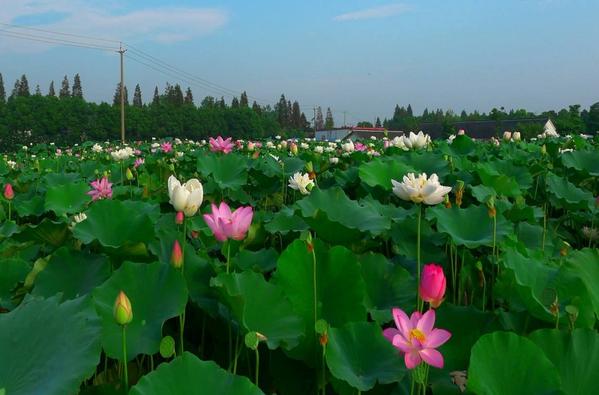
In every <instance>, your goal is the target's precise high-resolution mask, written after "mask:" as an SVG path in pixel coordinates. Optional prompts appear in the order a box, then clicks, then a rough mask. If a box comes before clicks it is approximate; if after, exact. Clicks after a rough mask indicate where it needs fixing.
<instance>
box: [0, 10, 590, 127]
mask: <svg viewBox="0 0 599 395" xmlns="http://www.w3.org/2000/svg"><path fill="white" fill-rule="evenodd" d="M0 9H1V10H2V12H1V13H0V23H4V24H10V25H23V26H28V27H34V28H36V29H43V30H48V31H57V32H63V33H69V34H77V35H85V36H89V37H93V38H102V39H104V40H115V41H114V42H113V41H97V40H93V41H92V40H82V41H85V42H86V43H93V44H94V45H98V46H108V47H111V48H112V47H113V46H115V47H118V42H116V41H122V42H124V46H125V48H127V47H129V48H130V50H129V51H128V52H127V53H126V54H125V83H126V85H127V86H128V87H129V89H130V95H131V93H132V91H133V87H134V86H135V84H136V83H139V84H140V86H141V89H142V92H143V96H144V100H151V95H152V92H153V90H154V87H155V86H156V85H158V86H159V89H160V90H162V89H164V85H165V83H166V82H170V83H171V84H174V83H179V84H181V85H182V86H183V87H184V88H186V87H187V86H188V85H189V86H191V88H192V91H193V93H194V97H195V100H196V102H197V103H199V102H200V101H201V99H202V98H203V97H204V96H206V95H211V96H217V97H220V96H222V95H223V94H225V98H226V99H227V100H228V101H230V99H231V96H228V95H229V94H230V93H231V92H241V91H243V90H245V91H247V93H248V95H249V96H250V100H254V99H256V100H258V102H259V103H261V104H274V103H275V102H276V101H277V100H278V98H279V96H280V95H281V93H284V94H285V96H286V97H287V98H288V99H291V100H298V101H299V102H300V104H301V105H302V106H303V107H302V108H303V110H304V111H305V112H306V113H307V115H311V111H312V110H311V108H312V107H313V106H315V105H320V106H322V107H323V109H324V108H326V107H330V108H331V109H332V110H333V113H334V117H335V121H336V123H337V124H340V123H343V117H344V116H345V117H346V120H347V123H356V122H358V121H360V120H370V121H373V120H374V118H376V117H377V116H380V117H381V119H383V118H385V117H391V116H392V113H393V108H394V107H395V105H396V104H399V105H400V106H407V105H408V104H411V105H412V108H413V109H414V111H415V112H416V113H420V112H422V111H423V110H424V108H425V107H428V108H429V110H430V109H433V108H443V109H453V110H454V111H456V112H460V111H461V110H462V109H466V110H467V111H473V110H479V111H481V112H488V111H489V110H490V109H491V108H493V107H497V108H499V107H502V106H503V107H505V108H506V109H510V108H526V109H528V110H530V111H534V112H540V111H544V110H549V109H560V108H563V107H567V106H568V105H570V104H581V105H582V106H583V107H588V106H589V105H591V104H592V103H594V102H597V101H599V43H598V41H597V37H599V23H598V22H597V15H599V1H597V0H406V1H401V0H400V1H392V0H381V1H379V0H326V1H324V0H320V1H313V0H303V1H286V0H253V1H248V0H221V1H191V0H169V1H167V0H121V1H114V0H104V1H97V0H0ZM15 31H17V32H20V33H21V34H29V35H30V36H34V37H40V36H43V37H55V38H56V37H58V38H61V39H67V40H81V39H79V38H75V37H74V36H56V35H51V34H50V33H46V32H40V31H27V30H19V29H15V28H12V27H8V26H6V25H0V73H2V75H3V77H4V82H5V87H6V89H7V91H10V90H11V89H12V85H13V83H14V80H15V79H16V78H18V77H19V76H20V75H21V74H23V73H25V74H26V75H27V77H28V79H29V84H30V87H32V88H33V87H35V85H36V84H40V86H41V87H42V91H43V92H44V93H45V92H46V91H47V88H48V85H49V83H50V81H51V80H54V81H55V84H57V86H58V85H59V84H60V81H61V80H62V78H63V76H64V75H65V74H66V75H68V76H69V78H70V79H71V81H72V76H73V75H74V74H75V73H79V74H80V76H81V79H82V83H83V90H84V95H85V97H86V99H88V100H93V101H98V102H99V101H111V100H112V96H113V94H114V90H115V86H116V83H117V82H118V81H119V57H118V54H117V53H115V52H114V51H100V50H95V49H87V48H79V47H67V46H59V45H55V44H49V43H42V42H38V41H26V40H22V39H18V38H15V37H12V36H10V34H11V32H15ZM134 50H137V51H142V52H143V53H144V54H147V55H150V56H152V57H154V58H153V59H152V60H154V59H159V60H161V61H163V62H166V64H168V65H169V67H174V68H176V69H177V70H175V69H174V68H170V69H167V70H165V69H164V68H161V67H159V66H157V64H156V63H153V62H149V61H148V59H149V58H147V57H146V58H145V59H144V58H143V57H140V52H137V55H136V52H134ZM140 61H144V62H145V63H147V65H143V64H141V63H139V62H140ZM148 65H150V66H153V67H154V68H150V67H149V66H148ZM156 68H158V69H159V70H161V71H158V70H156ZM179 70H182V71H183V72H186V73H189V74H188V75H187V77H185V76H183V75H182V73H181V72H180V71H179ZM200 79H201V80H200ZM204 81H208V82H209V83H210V84H209V85H207V84H206V83H205V82H204ZM223 88H224V89H225V90H223ZM344 112H345V114H344ZM309 118H310V117H309Z"/></svg>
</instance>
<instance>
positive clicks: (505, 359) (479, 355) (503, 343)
mask: <svg viewBox="0 0 599 395" xmlns="http://www.w3.org/2000/svg"><path fill="white" fill-rule="evenodd" d="M560 387H561V380H560V376H559V372H558V370H557V368H556V367H555V366H554V365H553V363H551V361H550V360H549V359H548V358H547V357H546V356H545V354H544V353H543V350H541V348H539V347H538V346H537V345H536V344H535V343H533V342H532V341H530V340H528V339H527V338H525V337H522V336H518V335H516V334H515V333H511V332H493V333H490V334H487V335H484V336H483V337H481V338H480V339H479V340H478V341H477V342H476V344H475V345H474V347H472V353H471V357H470V367H469V369H468V389H469V390H470V391H472V392H474V393H476V394H481V395H494V394H497V395H504V394H510V395H519V394H522V395H530V394H551V393H559V390H560Z"/></svg>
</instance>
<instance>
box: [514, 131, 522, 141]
mask: <svg viewBox="0 0 599 395" xmlns="http://www.w3.org/2000/svg"><path fill="white" fill-rule="evenodd" d="M512 138H513V139H514V141H520V139H521V138H522V136H521V135H520V132H514V134H513V135H512Z"/></svg>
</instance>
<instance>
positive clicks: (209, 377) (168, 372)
mask: <svg viewBox="0 0 599 395" xmlns="http://www.w3.org/2000/svg"><path fill="white" fill-rule="evenodd" d="M129 394H130V395H182V394H185V395H264V393H263V392H262V391H261V390H260V388H258V387H256V386H255V385H254V384H252V382H250V380H248V379H247V378H246V377H243V376H236V375H234V374H231V373H229V372H227V371H226V370H224V369H222V368H221V367H220V366H218V365H217V364H216V363H214V362H212V361H202V360H201V359H199V358H198V357H196V356H195V355H193V354H191V353H188V352H185V353H183V355H181V356H179V357H177V358H175V359H174V360H173V361H172V362H169V363H163V364H161V365H160V366H159V367H158V368H157V369H156V370H155V371H153V372H151V373H149V374H146V375H145V376H143V377H142V378H141V379H140V380H139V382H138V383H137V384H136V385H135V386H134V387H133V388H131V391H129Z"/></svg>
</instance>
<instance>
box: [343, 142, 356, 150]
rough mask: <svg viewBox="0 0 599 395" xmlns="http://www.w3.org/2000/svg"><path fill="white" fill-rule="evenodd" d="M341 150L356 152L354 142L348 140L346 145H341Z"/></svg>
mask: <svg viewBox="0 0 599 395" xmlns="http://www.w3.org/2000/svg"><path fill="white" fill-rule="evenodd" d="M341 148H342V149H343V151H345V152H354V151H355V150H356V147H355V146H354V142H353V141H351V140H348V141H347V143H343V144H341Z"/></svg>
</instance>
